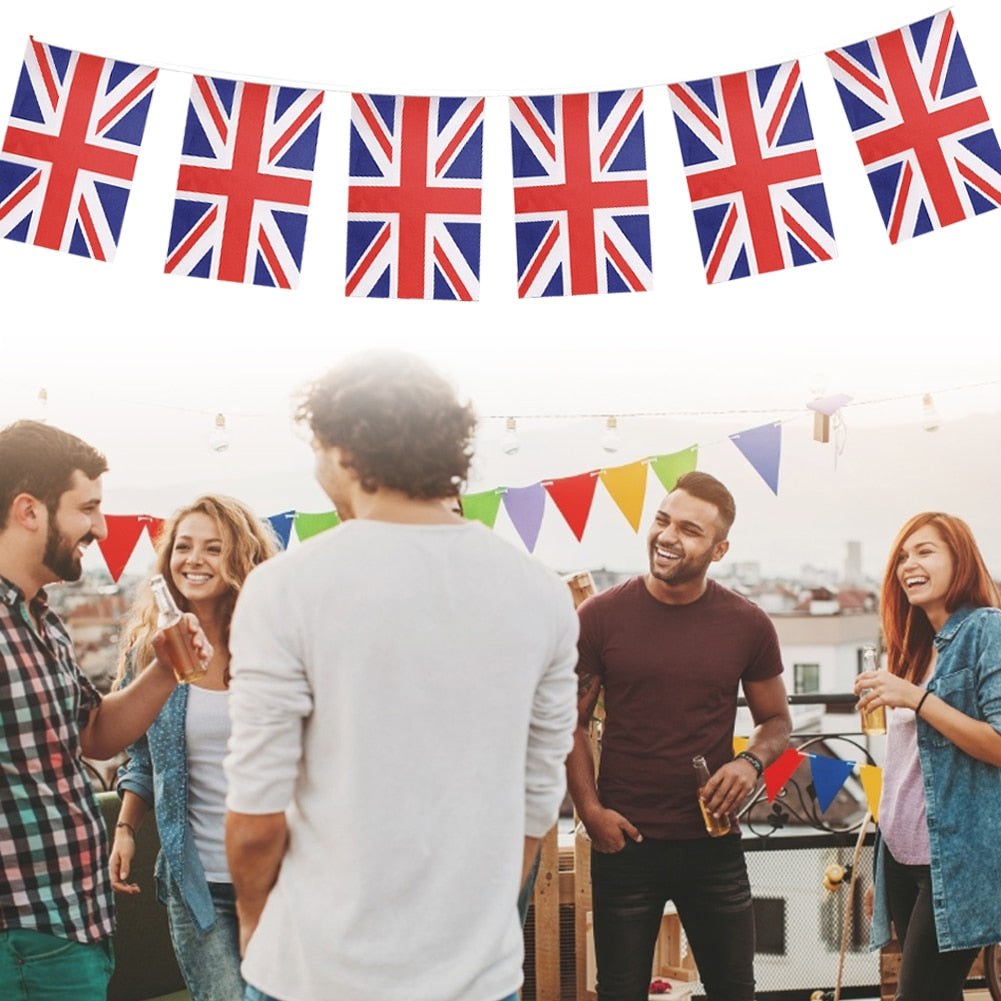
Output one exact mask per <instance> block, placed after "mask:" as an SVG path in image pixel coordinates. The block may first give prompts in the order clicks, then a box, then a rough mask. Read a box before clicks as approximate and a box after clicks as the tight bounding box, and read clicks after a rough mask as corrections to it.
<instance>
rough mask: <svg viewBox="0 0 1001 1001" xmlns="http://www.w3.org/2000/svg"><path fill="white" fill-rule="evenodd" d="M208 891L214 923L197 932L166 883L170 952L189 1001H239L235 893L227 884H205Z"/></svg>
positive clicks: (240, 981)
mask: <svg viewBox="0 0 1001 1001" xmlns="http://www.w3.org/2000/svg"><path fill="white" fill-rule="evenodd" d="M209 892H210V893H211V894H212V903H213V904H215V925H214V926H213V927H212V929H211V930H210V931H207V932H199V931H198V928H197V927H196V926H195V922H194V921H193V920H192V917H191V914H190V913H189V912H188V908H187V905H186V904H185V903H184V900H183V899H182V898H181V894H180V892H179V891H178V889H177V887H176V886H175V885H174V884H173V883H170V884H169V887H168V890H167V921H168V923H169V924H170V939H171V941H172V942H173V943H174V955H175V956H177V965H178V966H179V967H180V968H181V975H182V976H183V977H184V983H185V984H186V985H187V988H188V993H189V994H190V995H191V1001H240V999H241V998H242V997H243V990H244V986H245V985H244V982H243V977H241V976H240V926H239V923H238V921H237V918H236V895H235V894H234V892H233V886H232V884H230V883H209Z"/></svg>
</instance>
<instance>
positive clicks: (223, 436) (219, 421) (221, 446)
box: [209, 414, 229, 452]
mask: <svg viewBox="0 0 1001 1001" xmlns="http://www.w3.org/2000/svg"><path fill="white" fill-rule="evenodd" d="M209 448H211V449H212V451H213V452H225V451H226V449H227V448H229V431H228V430H227V428H226V418H225V416H224V415H223V414H216V415H215V426H214V427H213V428H212V430H211V432H210V433H209Z"/></svg>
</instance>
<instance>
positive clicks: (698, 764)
mask: <svg viewBox="0 0 1001 1001" xmlns="http://www.w3.org/2000/svg"><path fill="white" fill-rule="evenodd" d="M692 766H693V767H694V769H695V788H696V789H697V790H698V797H699V809H700V810H701V811H702V819H703V820H704V821H705V825H706V830H707V831H708V832H709V837H711V838H721V837H723V835H724V834H729V833H730V818H729V817H726V816H723V817H714V816H713V815H712V814H711V813H710V812H709V811H708V810H707V809H706V804H705V802H704V801H703V799H702V790H703V789H704V788H705V784H706V783H707V782H708V781H709V766H708V765H707V764H706V759H705V758H704V757H703V756H702V755H701V754H698V755H696V756H695V757H694V758H692Z"/></svg>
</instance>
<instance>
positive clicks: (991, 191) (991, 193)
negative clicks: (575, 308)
mask: <svg viewBox="0 0 1001 1001" xmlns="http://www.w3.org/2000/svg"><path fill="white" fill-rule="evenodd" d="M956 169H957V170H958V171H959V173H960V175H961V176H962V177H963V178H964V179H965V180H967V181H968V182H969V183H970V184H972V185H973V186H974V187H975V188H976V189H977V190H978V191H980V192H982V193H983V194H985V195H986V196H987V197H988V198H990V199H992V200H993V201H994V203H995V204H996V205H1001V191H998V189H997V188H995V187H994V186H993V185H992V184H990V183H988V181H987V179H986V178H984V177H981V176H980V175H979V174H977V173H974V172H973V171H972V170H970V168H969V167H967V166H966V164H965V163H963V162H962V160H957V161H956Z"/></svg>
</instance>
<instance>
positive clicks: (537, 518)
mask: <svg viewBox="0 0 1001 1001" xmlns="http://www.w3.org/2000/svg"><path fill="white" fill-rule="evenodd" d="M504 507H505V509H506V510H507V513H508V515H509V516H510V518H511V522H512V524H513V525H514V527H515V528H516V529H517V530H518V535H520V536H521V541H522V542H524V543H525V548H526V549H527V550H528V551H529V552H532V551H533V550H534V549H535V543H536V542H537V541H538V538H539V529H540V528H541V527H542V516H543V514H545V511H546V491H545V490H544V489H543V486H542V484H541V483H533V484H532V485H531V486H530V487H508V488H507V489H506V490H505V491H504Z"/></svg>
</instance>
